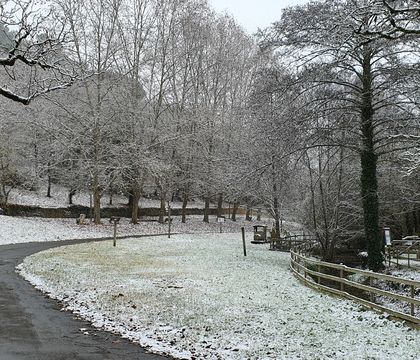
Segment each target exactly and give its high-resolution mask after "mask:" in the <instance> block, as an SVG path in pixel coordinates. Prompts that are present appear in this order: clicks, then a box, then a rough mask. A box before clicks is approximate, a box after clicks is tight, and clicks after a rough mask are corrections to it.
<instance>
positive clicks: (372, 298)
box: [369, 276, 375, 302]
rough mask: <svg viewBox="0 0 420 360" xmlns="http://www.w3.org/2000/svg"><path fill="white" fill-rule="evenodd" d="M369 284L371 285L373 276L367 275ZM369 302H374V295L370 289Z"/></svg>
mask: <svg viewBox="0 0 420 360" xmlns="http://www.w3.org/2000/svg"><path fill="white" fill-rule="evenodd" d="M369 286H370V287H373V277H372V276H369ZM370 302H375V295H374V293H373V292H372V291H371V292H370Z"/></svg>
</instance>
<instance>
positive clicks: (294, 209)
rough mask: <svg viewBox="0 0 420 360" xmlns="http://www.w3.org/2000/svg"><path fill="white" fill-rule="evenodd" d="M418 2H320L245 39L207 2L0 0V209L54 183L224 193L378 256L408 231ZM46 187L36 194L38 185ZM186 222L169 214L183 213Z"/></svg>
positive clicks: (128, 191) (412, 223)
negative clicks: (14, 195)
mask: <svg viewBox="0 0 420 360" xmlns="http://www.w3.org/2000/svg"><path fill="white" fill-rule="evenodd" d="M419 34H420V8H419V4H418V1H389V2H387V1H385V0H384V1H382V0H360V1H356V0H352V1H350V0H349V1H345V0H327V1H319V2H308V4H306V5H303V6H296V7H291V8H287V9H285V10H284V12H283V13H282V14H281V15H279V20H278V22H276V23H274V24H273V25H272V26H271V27H269V28H267V29H264V30H261V31H259V33H258V34H256V35H255V36H251V35H249V34H247V33H246V32H245V31H244V30H243V29H242V28H241V27H240V26H239V25H237V23H236V22H235V20H234V19H233V18H232V17H230V16H228V15H226V14H218V13H216V12H214V11H213V10H212V9H211V8H210V7H209V5H208V4H207V1H206V0H159V1H158V0H134V1H133V0H130V1H129V0H88V1H84V2H81V1H79V0H49V1H42V2H41V1H39V2H38V1H35V0H34V1H29V0H22V1H21V0H13V1H7V2H6V3H5V4H3V3H2V6H1V7H0V57H1V58H0V65H2V70H1V72H0V79H1V81H0V84H1V88H0V94H1V95H3V96H2V97H0V106H1V115H0V129H1V130H0V206H1V207H5V206H7V201H8V195H9V194H10V191H13V189H14V188H18V187H25V188H29V189H37V188H39V187H40V186H41V184H45V183H46V184H49V185H50V184H53V183H54V184H60V185H62V186H65V187H66V188H67V189H68V192H69V202H70V203H71V197H72V195H74V194H75V193H76V192H77V191H88V192H90V193H91V194H92V195H93V206H94V220H95V223H99V222H100V220H101V218H100V206H101V205H100V199H101V197H102V196H103V195H104V193H108V194H110V193H111V194H122V195H125V196H127V203H128V204H129V206H130V207H131V211H132V221H133V222H134V223H136V222H137V220H138V215H139V209H138V203H139V199H140V197H141V196H144V195H149V196H155V197H156V198H159V199H160V200H161V203H162V204H163V206H164V204H165V202H166V201H168V200H171V199H179V201H182V202H183V208H186V206H187V204H188V202H189V201H190V200H191V199H197V198H200V199H203V200H204V202H205V209H204V221H209V217H208V216H209V206H210V203H211V202H212V203H218V204H219V205H220V206H222V204H223V203H227V202H229V203H231V204H232V205H233V207H238V206H239V205H244V206H247V207H250V208H251V207H252V208H262V209H265V210H266V211H267V213H268V214H270V216H272V217H273V220H274V222H275V224H276V228H277V231H279V230H280V222H281V219H282V218H284V217H288V218H293V219H295V220H296V221H299V222H301V223H302V224H303V225H304V226H305V228H306V229H307V230H308V231H310V232H311V233H313V234H314V235H315V236H316V237H317V239H318V241H319V243H320V244H321V248H322V255H323V258H324V259H327V260H332V259H333V258H334V256H335V251H336V249H337V247H338V246H340V247H351V248H355V249H358V250H360V249H367V250H368V253H369V266H370V267H371V269H378V268H379V267H380V264H381V262H382V254H381V251H382V247H383V245H382V244H383V242H382V232H381V230H380V229H381V228H382V227H383V226H390V227H391V229H392V232H393V235H394V237H400V236H404V235H411V234H415V233H417V234H418V233H419V232H420V181H419V173H420V119H419V110H420V109H419V102H418V99H419V83H420V66H419V55H420V46H419V41H420V39H419ZM47 188H48V189H49V190H48V192H47V193H46V194H45V195H46V196H54V194H51V193H50V186H47ZM183 220H184V221H185V218H184V219H183Z"/></svg>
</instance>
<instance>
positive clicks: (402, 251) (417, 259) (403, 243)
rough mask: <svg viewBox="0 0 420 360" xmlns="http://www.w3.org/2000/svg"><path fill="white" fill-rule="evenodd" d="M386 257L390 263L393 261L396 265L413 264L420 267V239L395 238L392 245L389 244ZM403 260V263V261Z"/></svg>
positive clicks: (409, 265)
mask: <svg viewBox="0 0 420 360" xmlns="http://www.w3.org/2000/svg"><path fill="white" fill-rule="evenodd" d="M385 250H386V257H387V260H388V263H389V265H391V262H392V263H394V264H396V265H406V266H408V267H411V265H412V264H415V266H417V267H420V241H419V240H411V241H410V240H393V241H392V245H390V246H387V247H386V248H385ZM401 260H403V263H402V262H401Z"/></svg>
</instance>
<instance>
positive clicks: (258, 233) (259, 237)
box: [251, 225, 268, 244]
mask: <svg viewBox="0 0 420 360" xmlns="http://www.w3.org/2000/svg"><path fill="white" fill-rule="evenodd" d="M267 242H268V239H267V225H254V240H252V241H251V243H253V244H265V243H267Z"/></svg>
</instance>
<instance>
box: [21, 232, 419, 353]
mask: <svg viewBox="0 0 420 360" xmlns="http://www.w3.org/2000/svg"><path fill="white" fill-rule="evenodd" d="M248 246H249V248H248V256H247V257H246V258H245V257H243V256H242V248H241V247H242V244H241V240H240V236H239V234H207V235H177V236H174V237H172V238H171V239H168V238H167V237H154V238H142V239H128V240H123V241H120V242H119V243H118V245H117V247H116V248H113V247H112V246H110V244H109V243H104V242H102V243H90V244H82V245H72V246H66V247H60V248H56V249H51V250H47V251H44V252H41V253H38V254H35V255H32V256H30V257H28V258H26V259H25V261H24V263H23V264H21V265H20V266H19V269H20V272H21V274H22V275H23V276H24V277H25V278H27V279H28V280H30V281H31V282H32V283H33V284H35V285H36V286H37V287H38V288H40V289H42V290H43V291H45V292H47V293H49V295H50V296H51V297H54V298H57V299H59V300H61V301H63V302H64V304H65V305H64V306H65V307H67V308H68V309H70V310H72V311H74V312H76V313H78V314H79V315H80V316H82V317H83V318H86V319H89V320H90V321H92V322H93V324H94V325H95V326H97V327H103V328H105V329H107V330H109V331H114V332H117V333H121V334H123V335H124V336H125V337H128V338H130V339H132V340H134V341H137V342H139V343H140V344H141V345H142V346H146V347H148V348H149V349H150V350H152V351H154V352H159V353H163V354H170V355H172V356H174V357H177V358H186V359H197V358H198V359H204V358H208V359H348V358H351V359H418V354H420V332H419V331H416V330H413V329H410V328H406V327H404V326H403V324H401V323H399V322H392V321H389V320H387V319H386V318H385V316H382V315H377V314H375V313H373V312H370V311H362V310H361V309H360V308H359V307H358V306H356V305H355V304H353V303H352V302H349V301H345V300H340V299H337V298H334V297H330V296H328V295H324V294H321V293H318V292H315V291H314V290H311V289H309V288H306V287H304V286H303V285H301V284H300V283H299V282H297V280H296V279H295V278H294V277H293V276H292V275H291V273H290V271H289V270H288V263H289V256H288V254H283V253H279V252H270V251H267V247H266V246H264V245H248Z"/></svg>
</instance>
